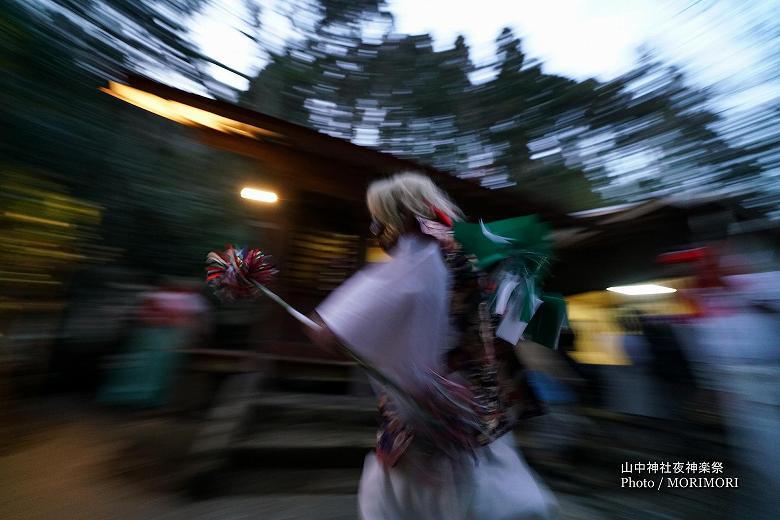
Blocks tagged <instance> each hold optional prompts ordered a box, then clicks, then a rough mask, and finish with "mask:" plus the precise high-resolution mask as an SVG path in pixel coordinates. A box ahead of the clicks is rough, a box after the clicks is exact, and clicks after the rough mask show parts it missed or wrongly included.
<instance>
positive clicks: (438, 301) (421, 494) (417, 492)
mask: <svg viewBox="0 0 780 520" xmlns="http://www.w3.org/2000/svg"><path fill="white" fill-rule="evenodd" d="M391 257H392V260H390V261H389V262H387V263H384V264H379V265H374V266H370V267H368V268H366V269H364V270H363V271H361V272H359V273H357V274H355V275H354V276H353V277H352V278H350V279H349V280H347V281H346V282H345V283H344V284H343V285H342V286H341V287H339V288H338V289H337V290H336V291H334V292H333V293H332V294H331V295H330V296H329V297H328V298H327V299H326V300H325V302H323V303H322V304H321V305H320V307H319V308H318V309H317V312H318V314H319V315H320V317H321V318H322V320H323V321H324V322H325V324H327V326H328V327H329V328H330V329H331V330H332V331H333V333H334V334H335V335H336V337H338V338H339V340H340V341H342V342H344V343H345V344H346V345H348V346H350V347H351V348H352V349H354V350H355V351H356V352H357V353H358V354H360V355H361V356H363V357H364V359H366V360H367V361H368V362H370V363H371V364H373V365H374V366H376V367H378V368H379V369H380V370H382V371H383V372H384V373H385V375H387V376H388V377H390V378H391V379H393V380H394V381H395V382H396V383H398V384H400V385H401V386H403V387H405V388H407V389H410V390H413V389H414V388H415V387H417V386H418V385H420V384H421V381H422V380H423V379H422V378H425V377H427V375H426V372H427V370H428V369H433V370H436V371H439V372H440V371H441V370H442V368H443V364H444V352H445V350H446V349H447V347H448V346H449V342H450V340H451V336H450V332H451V330H450V325H449V296H448V283H449V275H448V271H447V267H446V266H445V264H444V261H443V259H442V256H441V252H440V250H439V246H438V244H437V243H435V242H433V241H430V240H428V239H426V238H421V237H411V236H406V237H402V238H401V240H400V241H399V244H398V245H397V246H396V248H395V249H394V250H393V251H392V252H391ZM476 455H477V456H476V460H473V459H472V458H471V455H469V454H466V453H464V460H463V461H458V463H457V464H456V463H454V462H453V461H451V460H448V459H446V458H444V457H442V458H440V459H438V460H437V461H435V462H433V463H430V462H429V461H426V464H427V467H426V468H425V469H426V474H427V475H429V476H430V475H431V474H433V475H435V476H436V478H435V479H430V478H421V473H420V471H419V470H418V469H417V468H416V463H417V462H419V460H415V452H414V449H413V448H412V449H411V450H410V452H408V453H407V454H405V455H404V456H403V457H402V458H401V461H400V462H399V463H398V464H397V465H396V466H394V467H392V468H388V467H385V466H383V465H382V464H380V463H379V461H378V460H377V458H376V456H375V455H374V454H373V453H371V454H369V455H368V456H367V457H366V463H365V465H364V467H363V475H362V477H361V480H360V490H359V493H358V501H359V510H360V515H361V518H362V519H363V520H380V519H383V520H395V519H398V520H415V519H420V520H436V519H442V520H444V519H447V520H459V519H461V520H480V519H490V520H531V519H540V520H541V519H547V518H550V517H551V516H552V514H553V511H554V510H555V508H556V506H555V500H554V498H553V497H552V495H551V494H550V492H549V491H548V490H547V489H546V488H545V487H544V486H543V485H541V484H540V483H539V482H538V481H537V480H536V479H535V478H534V477H533V476H532V474H531V472H530V471H529V469H528V467H527V466H526V465H525V462H524V461H523V460H522V457H521V456H520V454H519V453H518V451H517V449H516V447H515V444H514V440H513V439H512V434H511V433H510V434H507V435H505V436H504V437H502V438H501V439H498V440H496V441H494V442H493V443H492V444H490V445H488V446H484V447H482V448H479V449H478V451H477V454H476ZM465 459H468V460H465ZM432 466H435V467H432Z"/></svg>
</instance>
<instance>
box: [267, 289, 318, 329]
mask: <svg viewBox="0 0 780 520" xmlns="http://www.w3.org/2000/svg"><path fill="white" fill-rule="evenodd" d="M255 285H256V286H257V288H258V289H260V290H261V291H263V294H265V295H266V296H268V297H269V298H271V299H272V300H273V301H275V302H276V303H278V304H279V305H281V306H282V308H283V309H284V310H286V311H287V312H288V313H289V314H290V316H292V317H293V318H295V319H296V320H298V321H299V322H301V323H303V324H304V325H306V326H307V327H310V328H312V329H314V330H320V329H321V328H322V327H320V325H319V324H318V323H316V322H314V321H313V320H312V319H311V318H309V317H308V316H306V315H304V314H303V313H300V312H298V311H297V310H295V309H294V308H293V307H292V305H290V304H289V303H287V302H286V301H284V300H282V299H281V298H280V297H279V296H277V295H276V294H275V293H273V292H272V291H271V290H270V289H268V288H267V287H266V286H264V285H262V284H259V283H256V284H255Z"/></svg>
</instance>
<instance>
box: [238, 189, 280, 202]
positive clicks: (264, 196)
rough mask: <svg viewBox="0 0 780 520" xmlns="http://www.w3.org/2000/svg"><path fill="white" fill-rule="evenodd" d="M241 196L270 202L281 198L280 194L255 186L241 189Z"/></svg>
mask: <svg viewBox="0 0 780 520" xmlns="http://www.w3.org/2000/svg"><path fill="white" fill-rule="evenodd" d="M241 197H242V198H244V199H249V200H255V201H257V202H267V203H269V204H273V203H275V202H277V201H278V200H279V196H278V195H277V194H276V193H274V192H272V191H265V190H258V189H255V188H244V189H243V190H241Z"/></svg>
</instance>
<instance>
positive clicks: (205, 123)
mask: <svg viewBox="0 0 780 520" xmlns="http://www.w3.org/2000/svg"><path fill="white" fill-rule="evenodd" d="M100 90H101V91H103V92H105V93H106V94H109V95H111V96H114V97H115V98H117V99H121V100H122V101H126V102H127V103H130V104H131V105H135V106H137V107H139V108H143V109H144V110H148V111H149V112H152V113H154V114H157V115H159V116H162V117H164V118H166V119H170V120H171V121H176V122H177V123H182V124H185V125H189V126H196V127H206V128H211V129H213V130H218V131H220V132H224V133H226V134H237V135H243V136H245V137H251V138H257V137H276V138H278V137H281V136H280V135H279V134H277V133H274V132H271V131H269V130H264V129H262V128H258V127H256V126H252V125H248V124H246V123H242V122H241V121H236V120H235V119H229V118H227V117H223V116H220V115H217V114H215V113H213V112H209V111H207V110H202V109H200V108H195V107H193V106H190V105H185V104H184V103H179V102H178V101H172V100H170V99H165V98H161V97H160V96H156V95H154V94H150V93H149V92H145V91H143V90H139V89H137V88H133V87H130V86H128V85H123V84H121V83H117V82H115V81H110V82H109V84H108V88H101V89H100Z"/></svg>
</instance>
